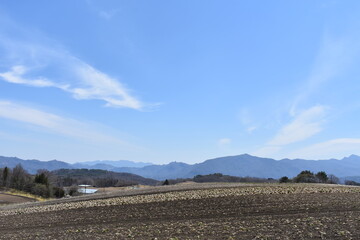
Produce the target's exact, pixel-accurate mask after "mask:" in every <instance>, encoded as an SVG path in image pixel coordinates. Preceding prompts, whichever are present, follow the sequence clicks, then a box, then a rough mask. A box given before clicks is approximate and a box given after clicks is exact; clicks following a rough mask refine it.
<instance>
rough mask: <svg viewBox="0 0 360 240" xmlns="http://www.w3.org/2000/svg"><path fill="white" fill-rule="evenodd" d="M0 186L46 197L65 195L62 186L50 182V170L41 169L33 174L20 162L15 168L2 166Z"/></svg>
mask: <svg viewBox="0 0 360 240" xmlns="http://www.w3.org/2000/svg"><path fill="white" fill-rule="evenodd" d="M0 187H1V188H5V189H7V188H12V189H16V190H20V191H24V192H28V193H31V194H34V195H38V196H41V197H44V198H50V197H58V198H61V197H63V196H64V195H65V192H64V190H63V189H62V188H60V187H57V186H53V185H52V184H51V183H50V181H49V172H48V171H46V170H39V171H38V173H37V174H36V175H31V174H29V173H28V172H26V171H25V169H24V168H23V167H22V166H21V165H20V164H19V165H17V166H16V167H14V168H13V169H11V168H8V167H5V168H2V169H1V168H0Z"/></svg>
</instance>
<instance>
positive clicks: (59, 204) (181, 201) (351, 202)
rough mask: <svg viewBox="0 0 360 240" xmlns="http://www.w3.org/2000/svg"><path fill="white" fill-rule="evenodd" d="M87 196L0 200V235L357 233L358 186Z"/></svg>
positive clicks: (347, 235)
mask: <svg viewBox="0 0 360 240" xmlns="http://www.w3.org/2000/svg"><path fill="white" fill-rule="evenodd" d="M144 191H145V192H144ZM91 197H92V198H93V199H92V198H91ZM91 197H90V196H86V199H85V198H84V197H83V198H73V199H64V200H60V201H51V202H50V203H49V202H48V203H32V204H20V205H12V206H11V207H9V206H3V207H1V208H0V233H1V234H0V238H1V239H173V240H174V239H360V188H357V187H343V186H326V185H301V184H288V185H277V184H271V185H270V184H263V185H241V184H238V185H216V184H215V185H206V184H205V185H196V186H193V185H191V186H190V185H189V187H188V189H185V188H184V187H183V186H182V187H177V186H175V187H172V188H171V187H165V188H163V189H161V188H153V191H152V192H151V190H150V189H146V190H134V191H133V192H131V191H127V192H126V193H121V192H119V193H118V195H117V196H115V195H112V196H103V197H101V195H94V196H91Z"/></svg>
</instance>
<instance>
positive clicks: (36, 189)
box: [31, 183, 51, 198]
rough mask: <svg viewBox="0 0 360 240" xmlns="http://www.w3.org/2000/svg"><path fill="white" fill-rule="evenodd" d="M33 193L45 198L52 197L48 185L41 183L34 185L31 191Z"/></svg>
mask: <svg viewBox="0 0 360 240" xmlns="http://www.w3.org/2000/svg"><path fill="white" fill-rule="evenodd" d="M31 193H32V194H35V195H38V196H41V197H44V198H49V197H50V196H51V191H50V189H49V188H48V187H47V186H46V185H44V184H40V183H35V184H34V186H33V187H32V189H31Z"/></svg>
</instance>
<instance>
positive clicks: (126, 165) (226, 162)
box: [0, 154, 360, 180]
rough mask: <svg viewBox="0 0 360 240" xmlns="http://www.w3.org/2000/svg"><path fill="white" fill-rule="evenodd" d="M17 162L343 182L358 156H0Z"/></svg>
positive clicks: (156, 174)
mask: <svg viewBox="0 0 360 240" xmlns="http://www.w3.org/2000/svg"><path fill="white" fill-rule="evenodd" d="M19 163H20V164H21V165H22V166H23V167H24V168H25V169H26V170H27V171H29V172H30V173H35V172H36V171H37V170H38V169H48V170H50V171H52V170H56V169H62V168H64V169H66V168H67V169H77V168H87V169H102V170H109V171H114V172H127V173H132V174H137V175H140V176H143V177H146V178H153V179H157V180H164V179H175V178H191V177H194V176H196V175H205V174H211V173H222V174H226V175H232V176H239V177H244V176H251V177H261V178H280V177H282V176H288V177H294V176H296V175H297V174H298V173H299V172H301V171H302V170H310V171H313V172H318V171H325V172H326V173H328V174H334V175H336V176H337V177H341V178H343V179H344V178H346V177H347V176H352V177H354V176H360V157H359V156H357V155H351V156H349V157H345V158H343V159H341V160H337V159H329V160H304V159H293V160H291V159H282V160H274V159H271V158H261V157H256V156H251V155H249V154H243V155H238V156H229V157H220V158H215V159H210V160H207V161H204V162H202V163H197V164H186V163H181V162H171V163H169V164H164V165H153V164H150V163H135V162H131V161H123V160H122V161H94V162H85V163H84V162H83V163H76V164H69V163H65V162H61V161H57V160H52V161H48V162H43V161H38V160H22V159H19V158H15V157H0V168H1V167H4V166H8V167H14V166H16V165H17V164H19Z"/></svg>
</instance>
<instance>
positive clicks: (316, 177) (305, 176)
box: [279, 170, 340, 184]
mask: <svg viewBox="0 0 360 240" xmlns="http://www.w3.org/2000/svg"><path fill="white" fill-rule="evenodd" d="M279 182H280V183H289V182H294V183H330V184H339V183H340V180H339V178H337V177H336V176H335V175H333V174H330V175H328V174H327V173H326V172H324V171H320V172H317V173H313V172H311V171H309V170H304V171H301V172H300V173H299V174H298V175H297V176H296V177H294V178H292V179H290V178H288V177H287V176H284V177H281V178H280V179H279Z"/></svg>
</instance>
